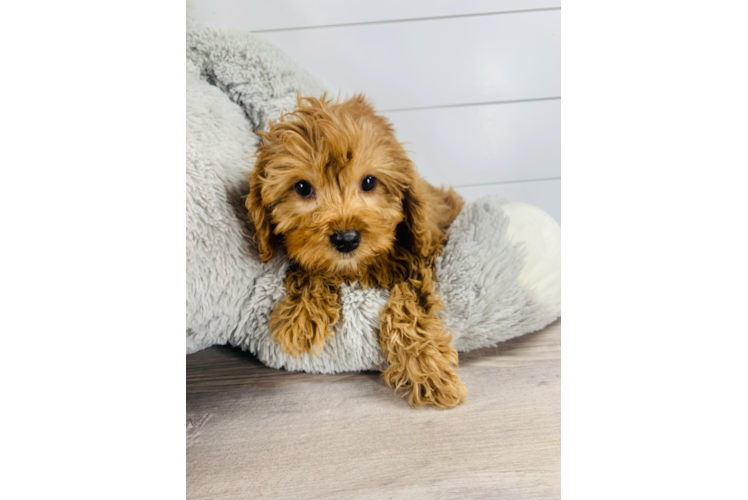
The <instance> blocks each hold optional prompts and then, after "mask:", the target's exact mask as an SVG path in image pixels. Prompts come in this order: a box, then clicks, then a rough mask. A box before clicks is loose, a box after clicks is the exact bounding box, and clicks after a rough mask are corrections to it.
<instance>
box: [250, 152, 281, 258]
mask: <svg viewBox="0 0 748 500" xmlns="http://www.w3.org/2000/svg"><path fill="white" fill-rule="evenodd" d="M264 177H265V163H264V161H262V159H261V158H258V159H257V162H256V163H255V167H254V169H253V170H252V173H250V174H249V195H248V196H247V199H246V202H245V204H246V206H247V210H248V211H249V218H250V220H251V221H252V223H253V224H254V226H255V236H254V240H255V244H256V245H257V250H258V251H259V252H260V261H261V262H263V263H264V262H267V261H269V260H270V259H272V258H273V256H274V255H275V250H276V248H278V240H277V239H276V237H275V235H274V234H273V228H272V224H271V222H270V210H269V207H268V206H267V205H266V204H265V203H264V202H263V200H262V183H263V180H264Z"/></svg>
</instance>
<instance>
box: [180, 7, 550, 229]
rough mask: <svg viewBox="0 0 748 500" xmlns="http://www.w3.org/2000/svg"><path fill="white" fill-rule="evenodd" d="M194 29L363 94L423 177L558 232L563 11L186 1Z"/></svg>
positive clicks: (346, 91) (343, 89)
mask: <svg viewBox="0 0 748 500" xmlns="http://www.w3.org/2000/svg"><path fill="white" fill-rule="evenodd" d="M193 1H194V5H195V18H196V20H197V21H198V22H201V23H204V24H212V25H214V26H221V27H233V28H238V29H244V30H248V31H257V32H261V34H262V36H264V37H265V38H267V39H268V40H270V41H271V42H273V43H274V44H276V45H277V46H279V47H280V48H282V49H283V50H285V51H286V52H287V53H289V54H290V55H291V56H292V57H293V58H294V59H295V60H296V61H297V62H298V63H299V64H301V65H302V66H304V67H305V68H307V69H308V70H309V71H311V72H312V73H314V74H315V75H316V76H318V77H319V78H320V79H321V80H322V81H323V82H325V83H326V84H327V86H328V87H329V88H330V89H333V90H340V91H341V92H342V93H343V95H345V94H352V93H353V92H364V93H365V94H366V95H367V96H368V97H369V98H370V99H371V100H372V101H373V102H374V104H375V105H376V106H377V108H378V109H379V110H380V111H382V112H383V113H384V114H386V115H387V116H388V117H389V118H390V119H391V120H392V122H393V123H394V125H395V129H396V130H397V132H398V136H399V138H400V140H402V141H405V142H408V143H409V145H408V148H409V149H410V150H411V151H412V152H413V159H414V161H415V162H416V164H417V165H418V169H419V171H420V172H421V174H422V175H424V176H425V177H426V178H427V179H428V180H429V181H430V182H432V183H433V184H437V185H438V184H449V185H453V186H455V187H456V188H457V190H458V191H459V192H460V193H461V194H462V195H463V196H464V197H465V198H466V199H468V200H473V199H476V198H478V197H480V196H483V195H485V194H496V195H500V196H503V197H505V198H507V199H510V200H513V201H525V202H528V203H532V204H534V205H537V206H539V207H541V208H542V209H544V210H545V211H547V212H548V213H550V214H551V215H552V216H553V217H554V218H555V219H556V220H557V221H559V222H561V81H560V80H561V71H560V68H561V50H560V46H561V45H560V41H561V10H560V6H561V4H560V1H558V0H460V1H454V0H377V1H371V2H370V1H351V0H316V1H314V0H193Z"/></svg>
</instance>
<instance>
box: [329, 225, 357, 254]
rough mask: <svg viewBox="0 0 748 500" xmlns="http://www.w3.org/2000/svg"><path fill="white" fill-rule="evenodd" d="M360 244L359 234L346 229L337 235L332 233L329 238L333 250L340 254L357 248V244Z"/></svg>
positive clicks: (353, 230)
mask: <svg viewBox="0 0 748 500" xmlns="http://www.w3.org/2000/svg"><path fill="white" fill-rule="evenodd" d="M360 242H361V233H359V232H358V231H356V230H355V229H346V230H345V231H340V232H338V233H333V234H332V235H331V236H330V243H332V246H334V247H335V250H337V251H338V252H342V253H348V252H352V251H354V250H355V249H356V248H358V244H359V243H360Z"/></svg>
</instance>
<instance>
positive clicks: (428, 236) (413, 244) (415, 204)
mask: <svg viewBox="0 0 748 500" xmlns="http://www.w3.org/2000/svg"><path fill="white" fill-rule="evenodd" d="M410 170H411V175H410V177H411V178H410V182H409V184H408V188H407V190H406V191H405V196H404V197H403V212H405V225H406V227H407V230H408V236H407V244H408V246H409V247H410V250H411V251H412V252H413V253H415V254H417V255H420V256H422V257H428V256H429V255H432V254H433V253H434V252H435V251H436V248H437V246H438V244H439V241H438V240H437V237H438V234H437V232H435V231H434V230H433V229H434V228H433V227H432V226H433V221H432V220H431V218H430V217H429V213H428V206H427V205H428V204H427V202H426V196H427V195H426V186H425V185H424V181H423V180H422V179H421V177H420V176H419V175H418V174H417V173H416V172H415V169H413V168H411V169H410Z"/></svg>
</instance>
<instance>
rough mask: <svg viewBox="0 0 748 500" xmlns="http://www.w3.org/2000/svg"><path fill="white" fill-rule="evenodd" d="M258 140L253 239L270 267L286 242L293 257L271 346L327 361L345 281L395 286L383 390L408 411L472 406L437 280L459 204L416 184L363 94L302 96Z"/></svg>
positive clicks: (386, 322)
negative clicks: (401, 399)
mask: <svg viewBox="0 0 748 500" xmlns="http://www.w3.org/2000/svg"><path fill="white" fill-rule="evenodd" d="M259 134H260V136H261V138H262V143H261V145H260V146H259V147H258V149H257V161H256V163H255V168H254V170H253V172H252V173H251V174H250V178H249V182H250V191H249V196H248V197H247V200H246V205H247V209H248V210H249V215H250V217H251V219H252V222H253V223H254V226H255V229H256V232H255V242H256V244H257V247H258V249H259V253H260V258H261V260H262V261H263V262H267V261H268V260H270V259H271V258H272V257H273V255H274V254H275V252H276V250H277V249H278V247H279V246H281V245H282V246H284V247H285V249H286V252H287V253H288V256H289V258H290V259H291V266H290V268H289V271H288V275H287V277H286V280H285V286H286V289H287V292H288V294H287V295H286V297H285V298H284V299H283V300H282V301H281V302H280V303H279V304H278V305H277V306H276V308H275V310H274V311H273V313H272V315H271V318H270V330H271V332H272V337H273V340H274V341H275V342H277V343H278V344H280V345H281V347H282V348H283V350H284V351H286V352H287V353H289V354H292V355H294V356H300V355H301V354H302V353H304V352H311V353H318V352H319V351H320V350H321V348H322V346H323V345H324V343H325V340H326V339H327V338H328V337H329V336H330V335H332V334H333V332H332V330H331V328H330V327H331V326H333V325H334V324H335V323H336V322H337V321H338V318H339V317H340V308H341V306H340V302H339V297H338V289H339V286H340V284H341V283H343V282H352V281H360V282H361V283H362V284H363V286H365V287H369V286H379V287H386V288H388V289H389V290H390V298H389V301H388V302H387V304H386V305H385V307H384V308H383V309H382V311H381V314H380V334H379V341H380V344H381V346H382V349H383V351H384V353H385V356H386V358H387V363H388V366H387V368H386V369H385V370H384V372H383V373H382V376H383V378H384V380H385V382H386V383H387V384H388V385H389V386H390V387H392V388H394V389H395V391H396V392H401V393H405V394H407V395H408V396H409V402H410V405H411V406H414V405H425V404H430V405H434V406H438V407H443V408H446V407H452V406H455V405H457V404H459V403H460V402H461V401H464V399H465V396H466V394H467V391H466V389H465V386H464V385H463V384H462V382H461V381H460V379H459V377H458V376H457V372H456V368H457V364H458V361H457V351H456V350H455V349H454V348H453V347H452V346H451V345H450V342H451V340H452V335H451V333H450V332H447V331H445V330H444V327H443V325H442V322H441V321H440V320H439V318H438V317H437V311H439V309H441V307H442V304H441V300H440V298H439V297H438V295H437V293H436V289H435V285H434V275H433V274H434V265H435V262H436V257H437V256H438V255H439V253H440V252H441V250H442V248H443V246H444V243H445V232H446V230H447V228H448V227H449V225H450V224H451V223H452V221H453V220H454V219H455V217H457V215H458V214H459V213H460V210H461V209H462V206H463V203H464V202H463V200H462V198H461V197H460V196H459V195H458V194H457V193H455V192H454V190H453V189H451V188H450V189H447V190H445V189H438V188H435V187H433V186H431V185H430V184H428V183H427V182H426V181H425V180H423V179H422V178H421V177H420V176H419V175H418V173H417V172H416V169H415V166H414V165H413V163H412V162H411V161H410V160H409V159H408V156H407V154H406V152H405V150H404V149H403V147H402V144H401V143H400V142H398V141H397V139H396V138H395V134H394V131H393V129H392V126H391V125H390V123H389V122H388V121H387V120H386V119H385V118H383V117H382V116H379V115H377V114H376V113H375V111H374V109H373V108H372V106H371V105H370V104H369V103H368V102H367V101H366V99H365V98H364V97H363V96H361V95H356V96H354V97H353V98H351V99H348V100H346V101H344V102H338V101H334V102H333V101H332V100H329V99H327V98H326V97H325V96H323V97H322V98H321V99H316V98H301V97H299V98H298V108H297V109H296V110H295V111H294V112H293V113H290V114H287V115H285V116H281V118H280V120H279V121H278V122H277V123H271V124H270V126H269V130H268V131H267V132H259ZM370 177H373V178H374V179H375V180H374V181H373V182H372V181H371V179H369V180H368V181H367V184H366V187H367V188H368V189H364V186H363V185H362V182H363V181H364V179H367V178H370ZM300 182H301V183H303V186H304V187H303V188H300V187H299V185H298V183H300ZM372 184H374V187H373V188H371V186H372ZM346 231H355V232H356V234H357V235H360V241H359V243H358V246H357V247H355V249H354V250H352V251H350V250H348V251H345V252H344V251H340V250H338V249H336V247H335V246H334V245H333V243H332V240H331V236H332V235H334V234H336V233H338V234H341V233H343V232H346Z"/></svg>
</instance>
